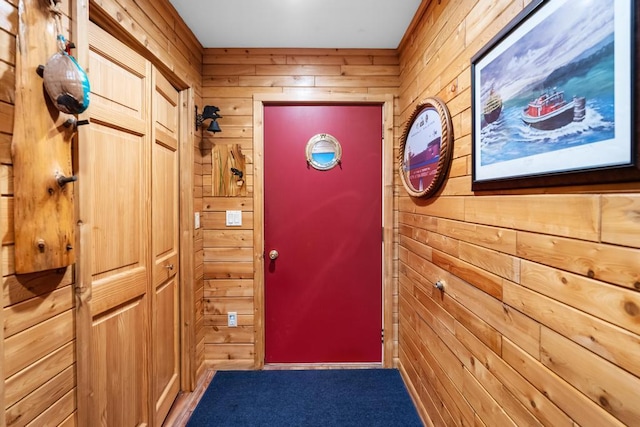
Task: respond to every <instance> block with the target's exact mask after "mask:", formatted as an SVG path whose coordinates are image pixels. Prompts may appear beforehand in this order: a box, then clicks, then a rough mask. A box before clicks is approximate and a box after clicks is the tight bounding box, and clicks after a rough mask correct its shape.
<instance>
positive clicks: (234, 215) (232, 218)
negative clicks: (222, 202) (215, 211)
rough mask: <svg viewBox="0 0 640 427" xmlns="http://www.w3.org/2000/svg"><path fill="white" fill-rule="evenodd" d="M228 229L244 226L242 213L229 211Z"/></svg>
mask: <svg viewBox="0 0 640 427" xmlns="http://www.w3.org/2000/svg"><path fill="white" fill-rule="evenodd" d="M226 224H227V227H240V226H242V211H227V222H226Z"/></svg>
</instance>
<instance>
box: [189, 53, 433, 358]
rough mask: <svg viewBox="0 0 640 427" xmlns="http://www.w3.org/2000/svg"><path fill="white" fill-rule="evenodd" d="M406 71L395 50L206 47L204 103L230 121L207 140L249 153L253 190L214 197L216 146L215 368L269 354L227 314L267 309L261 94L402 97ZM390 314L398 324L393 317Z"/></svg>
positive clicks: (212, 220) (207, 159)
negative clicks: (261, 254) (238, 222)
mask: <svg viewBox="0 0 640 427" xmlns="http://www.w3.org/2000/svg"><path fill="white" fill-rule="evenodd" d="M399 72H400V70H399V61H398V57H397V53H396V51H395V50H379V49H376V50H368V49H355V50H348V49H347V50H344V49H205V51H204V57H203V78H202V80H203V103H204V104H206V105H216V106H218V107H219V108H220V114H221V115H222V116H223V118H222V119H220V120H219V123H220V127H221V128H222V132H221V133H217V134H215V138H212V137H211V136H210V135H209V136H207V135H206V134H207V133H206V132H205V133H204V134H205V135H204V139H205V140H209V139H210V140H211V143H210V144H213V143H215V144H238V145H240V146H241V147H242V153H243V154H244V155H246V171H245V180H246V185H247V196H246V197H237V196H236V197H211V196H212V194H213V192H212V191H211V185H212V184H213V182H214V181H215V180H214V179H213V174H214V173H215V171H214V165H213V154H212V150H211V149H209V148H205V149H204V150H203V157H202V181H203V195H204V199H203V210H204V213H203V215H202V218H201V220H202V226H203V231H202V236H203V248H204V249H203V258H204V268H203V270H204V277H205V292H204V298H205V302H204V307H203V309H204V316H205V338H204V347H205V352H206V355H207V356H206V357H205V363H207V365H208V366H211V367H214V368H216V369H235V368H238V366H243V367H255V366H257V365H256V364H260V363H262V361H263V358H262V359H261V357H262V355H260V354H258V353H256V352H255V351H254V347H255V346H259V345H260V341H259V339H260V334H261V331H260V330H259V328H256V327H253V328H250V329H247V328H245V329H243V330H242V331H233V328H229V329H227V328H226V327H225V325H226V323H227V319H226V313H227V312H228V311H237V312H238V314H239V320H240V321H243V320H246V319H248V318H250V319H251V320H252V321H253V320H254V317H253V314H254V312H257V311H258V310H259V309H260V308H259V307H257V306H256V305H255V304H256V303H255V302H254V301H259V298H260V295H255V291H254V289H255V286H256V279H255V269H256V268H257V266H259V265H260V263H259V260H257V259H255V258H256V255H255V243H254V241H255V236H256V235H257V234H256V233H258V232H259V230H256V229H255V227H256V226H254V222H255V220H256V219H257V218H258V219H259V217H258V216H256V215H259V212H258V209H260V207H256V206H253V199H254V196H255V194H256V190H255V188H254V167H255V166H256V159H255V158H254V157H255V149H254V143H255V140H254V131H255V129H253V124H254V115H255V114H258V112H256V111H254V107H253V105H254V103H253V99H254V95H255V94H260V95H261V96H265V95H267V94H283V93H286V94H287V96H290V98H289V99H298V98H300V99H304V98H305V97H308V96H326V95H327V94H340V93H361V94H365V95H366V94H368V93H369V94H375V95H379V94H395V93H396V90H397V87H398V86H399V80H398V78H399ZM326 99H327V101H329V102H330V100H331V98H326ZM390 127H392V126H390ZM226 210H241V211H242V215H243V221H242V226H240V227H227V226H226V225H225V211H226ZM389 215H392V212H389ZM388 238H389V239H393V230H388ZM433 238H434V239H435V238H436V237H435V236H434V237H433ZM389 270H391V269H389ZM390 274H391V272H390ZM396 294H397V292H396ZM395 311H396V312H397V309H396V310H395ZM245 313H246V314H245ZM249 315H251V316H250V317H248V316H249ZM386 316H387V317H389V318H391V317H392V314H391V313H389V314H386ZM213 319H215V322H216V323H215V324H213V323H212V322H213ZM251 325H252V326H253V323H252V324H251ZM390 329H393V328H390ZM385 336H386V337H391V341H389V342H390V343H392V344H393V346H395V345H396V343H397V340H396V339H395V338H393V332H392V331H390V332H389V333H386V332H385ZM254 357H255V358H256V360H254Z"/></svg>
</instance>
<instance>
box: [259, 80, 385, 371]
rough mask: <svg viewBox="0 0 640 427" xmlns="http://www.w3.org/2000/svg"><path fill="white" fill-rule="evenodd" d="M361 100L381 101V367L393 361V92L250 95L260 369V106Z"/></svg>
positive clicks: (364, 102) (262, 352)
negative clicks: (385, 93)
mask: <svg viewBox="0 0 640 427" xmlns="http://www.w3.org/2000/svg"><path fill="white" fill-rule="evenodd" d="M305 103H306V104H318V103H327V104H336V105H340V104H362V105H367V104H369V105H372V104H373V105H380V106H382V132H383V134H382V135H381V137H382V188H381V191H382V238H383V245H382V254H381V256H382V313H381V314H382V327H383V329H384V344H383V348H382V366H383V367H385V368H389V367H392V366H393V351H394V342H395V341H396V337H395V330H394V327H393V245H394V242H393V227H394V221H393V165H394V161H393V142H394V141H393V95H391V94H389V95H369V94H290V93H277V94H275V93H258V94H254V95H253V153H254V159H253V180H254V183H253V190H254V191H253V230H254V232H253V248H254V257H253V262H254V274H255V277H254V281H253V306H254V328H255V334H256V336H255V351H254V366H255V368H256V369H264V366H265V363H264V357H265V329H264V328H265V319H264V316H265V309H264V305H265V298H264V284H265V275H264V253H265V252H264V251H265V249H264V107H265V105H267V104H305Z"/></svg>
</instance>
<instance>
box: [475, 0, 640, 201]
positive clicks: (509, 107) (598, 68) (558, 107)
mask: <svg viewBox="0 0 640 427" xmlns="http://www.w3.org/2000/svg"><path fill="white" fill-rule="evenodd" d="M636 3H637V1H636V0H634V1H628V0H625V1H622V0H589V1H580V2H576V1H574V0H534V1H533V2H531V3H530V4H529V6H528V7H527V8H526V9H525V10H524V11H523V12H522V13H521V14H520V15H518V16H517V17H516V18H515V19H514V20H513V21H512V22H511V23H509V25H507V27H505V28H504V29H503V30H502V31H501V32H500V33H499V34H498V35H497V36H496V37H495V38H494V39H493V40H491V41H490V42H489V43H488V44H487V45H486V46H485V47H484V48H482V49H481V50H480V51H479V52H478V53H477V54H476V55H475V56H474V57H473V58H472V59H471V72H472V76H471V77H472V108H471V110H472V139H473V146H472V175H473V181H472V189H473V190H474V191H477V190H495V189H509V188H522V187H546V186H557V185H582V184H591V183H605V182H620V181H630V180H636V179H640V168H639V164H640V154H639V152H640V149H639V143H638V138H637V136H638V128H637V120H636V117H635V115H636V114H637V111H638V100H637V97H636V96H635V95H636V92H635V91H636V83H637V78H636V75H635V72H634V69H635V67H636V66H637V65H638V64H637V61H638V58H637V55H636V53H635V48H636V46H635V38H636V35H635V32H634V29H635V28H636V26H637V19H638V18H637V16H636V10H635V4H636Z"/></svg>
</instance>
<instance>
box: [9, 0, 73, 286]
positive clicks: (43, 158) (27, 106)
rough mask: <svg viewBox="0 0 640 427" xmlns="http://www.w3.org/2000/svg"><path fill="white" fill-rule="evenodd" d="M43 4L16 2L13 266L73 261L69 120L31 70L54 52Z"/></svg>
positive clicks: (26, 269)
mask: <svg viewBox="0 0 640 427" xmlns="http://www.w3.org/2000/svg"><path fill="white" fill-rule="evenodd" d="M48 3H49V2H47V1H42V0H20V1H19V5H18V10H19V16H18V19H19V29H18V37H17V47H16V101H15V119H14V127H13V141H12V146H11V150H12V155H13V174H14V224H15V270H16V273H18V274H21V273H31V272H36V271H43V270H50V269H55V268H60V267H64V266H68V265H71V264H73V263H74V259H75V254H74V250H73V245H74V239H75V237H74V228H75V224H74V207H73V185H72V184H70V182H71V181H72V180H73V179H74V178H72V176H73V172H72V161H71V143H72V139H73V135H74V132H75V119H74V116H72V115H67V114H64V113H61V112H60V111H59V110H58V109H56V107H55V106H54V105H53V103H52V102H51V100H50V99H49V97H48V96H47V94H46V92H45V90H44V88H43V81H42V79H41V78H40V77H39V76H38V74H37V72H36V70H37V69H38V66H39V65H43V64H46V62H47V60H48V58H49V57H50V56H51V55H53V54H54V53H56V52H57V51H58V46H57V43H56V36H57V34H56V30H55V25H53V22H54V20H53V17H52V11H51V8H50V7H49V5H48Z"/></svg>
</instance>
